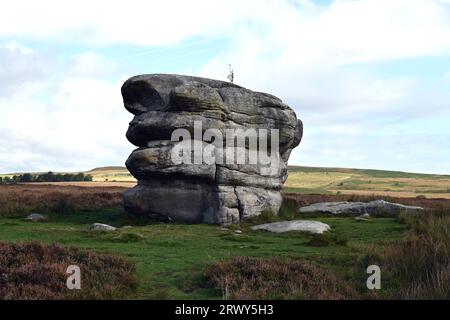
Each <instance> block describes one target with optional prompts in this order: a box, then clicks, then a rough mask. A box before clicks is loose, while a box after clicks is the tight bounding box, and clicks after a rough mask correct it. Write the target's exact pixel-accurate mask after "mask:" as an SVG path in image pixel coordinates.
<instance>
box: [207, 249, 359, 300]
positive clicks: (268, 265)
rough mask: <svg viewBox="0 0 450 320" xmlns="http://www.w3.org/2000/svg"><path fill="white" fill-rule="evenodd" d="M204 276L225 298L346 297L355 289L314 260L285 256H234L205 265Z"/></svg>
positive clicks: (351, 294)
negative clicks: (228, 259) (312, 261)
mask: <svg viewBox="0 0 450 320" xmlns="http://www.w3.org/2000/svg"><path fill="white" fill-rule="evenodd" d="M204 276H205V278H206V279H207V281H209V282H210V283H211V284H212V285H213V286H215V287H217V288H220V291H221V293H222V297H223V299H224V300H228V299H233V300H236V299H238V300H242V299H245V300H255V299H277V300H280V299H345V298H347V299H349V298H353V297H355V296H356V293H355V291H354V289H352V287H351V286H350V285H349V284H345V283H344V282H343V281H342V280H340V279H337V278H336V276H335V275H334V274H333V273H331V272H329V271H325V270H323V269H321V268H320V267H319V266H318V265H317V264H314V263H311V262H309V261H304V260H294V259H286V258H269V259H258V258H249V257H236V258H233V259H231V260H230V261H226V262H216V263H213V264H211V265H210V266H208V268H207V269H206V270H205V273H204Z"/></svg>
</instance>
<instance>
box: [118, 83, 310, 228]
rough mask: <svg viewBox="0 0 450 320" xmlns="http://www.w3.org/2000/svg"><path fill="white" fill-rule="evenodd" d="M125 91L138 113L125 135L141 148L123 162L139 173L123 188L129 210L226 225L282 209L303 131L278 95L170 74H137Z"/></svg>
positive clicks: (132, 109) (129, 107)
mask: <svg viewBox="0 0 450 320" xmlns="http://www.w3.org/2000/svg"><path fill="white" fill-rule="evenodd" d="M122 95H123V99H124V104H125V108H126V109H127V110H128V111H130V112H131V113H133V114H134V115H135V117H134V119H133V121H131V122H130V126H129V129H128V132H127V138H128V140H129V141H130V142H131V143H133V144H134V145H136V146H137V147H139V148H138V149H136V150H135V151H133V153H132V154H131V155H130V157H129V158H128V160H127V162H126V166H127V168H128V170H129V171H130V172H131V174H133V176H135V177H136V178H137V179H138V185H137V186H136V187H134V188H132V189H130V190H128V191H127V192H125V194H124V203H125V209H126V210H127V211H128V212H130V213H133V214H136V215H142V216H152V217H161V218H165V219H168V220H173V221H187V222H206V223H221V224H229V223H235V222H238V221H240V220H241V219H245V218H248V217H252V216H256V215H259V214H261V213H262V212H269V211H270V212H273V213H278V211H279V209H280V206H281V191H280V190H281V188H282V185H283V183H284V182H285V180H286V178H287V161H288V158H289V155H290V153H291V151H292V149H293V148H295V147H296V146H297V145H298V144H299V143H300V140H301V138H302V133H303V126H302V122H301V121H300V120H297V117H296V115H295V113H294V111H293V110H292V109H291V108H290V107H289V106H287V105H286V104H284V103H283V102H282V101H281V100H280V99H278V98H276V97H274V96H272V95H269V94H266V93H259V92H253V91H251V90H248V89H245V88H242V87H239V86H237V85H235V84H232V83H228V82H223V81H218V80H211V79H205V78H198V77H190V76H180V75H167V74H152V75H141V76H136V77H133V78H131V79H129V80H127V81H126V82H125V83H124V85H123V87H122ZM177 129H178V130H177ZM266 146H267V148H266ZM266 149H267V152H265V151H266ZM255 159H256V160H255Z"/></svg>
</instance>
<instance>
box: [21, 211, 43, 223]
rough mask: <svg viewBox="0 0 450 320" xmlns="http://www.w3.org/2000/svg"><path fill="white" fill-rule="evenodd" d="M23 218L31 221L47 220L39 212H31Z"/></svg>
mask: <svg viewBox="0 0 450 320" xmlns="http://www.w3.org/2000/svg"><path fill="white" fill-rule="evenodd" d="M25 220H28V221H32V222H41V221H45V220H47V217H45V216H43V215H42V214H39V213H32V214H30V215H29V216H28V217H26V218H25Z"/></svg>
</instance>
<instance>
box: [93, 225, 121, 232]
mask: <svg viewBox="0 0 450 320" xmlns="http://www.w3.org/2000/svg"><path fill="white" fill-rule="evenodd" d="M90 229H91V230H93V231H98V230H103V231H114V230H116V228H115V227H113V226H110V225H107V224H103V223H94V224H92V225H91V227H90Z"/></svg>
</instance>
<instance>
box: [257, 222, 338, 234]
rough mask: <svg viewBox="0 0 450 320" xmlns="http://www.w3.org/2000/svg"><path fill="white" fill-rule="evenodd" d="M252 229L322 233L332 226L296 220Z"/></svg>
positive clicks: (262, 225)
mask: <svg viewBox="0 0 450 320" xmlns="http://www.w3.org/2000/svg"><path fill="white" fill-rule="evenodd" d="M251 229H252V230H266V231H270V232H275V233H283V232H289V231H303V232H309V233H314V234H322V233H324V232H325V231H329V230H330V226H329V225H327V224H326V223H323V222H319V221H311V220H294V221H280V222H273V223H266V224H260V225H257V226H253V227H251Z"/></svg>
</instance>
